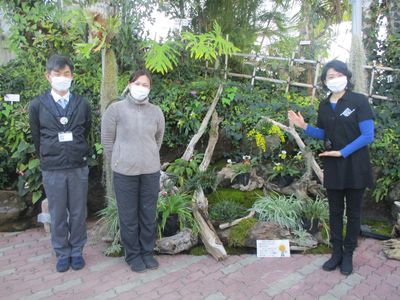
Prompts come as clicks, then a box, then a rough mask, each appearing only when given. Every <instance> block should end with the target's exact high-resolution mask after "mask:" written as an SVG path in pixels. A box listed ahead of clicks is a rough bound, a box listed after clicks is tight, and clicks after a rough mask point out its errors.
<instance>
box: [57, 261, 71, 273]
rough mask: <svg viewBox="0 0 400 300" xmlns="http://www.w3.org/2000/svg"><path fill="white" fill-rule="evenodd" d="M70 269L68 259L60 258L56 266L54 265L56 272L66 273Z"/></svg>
mask: <svg viewBox="0 0 400 300" xmlns="http://www.w3.org/2000/svg"><path fill="white" fill-rule="evenodd" d="M69 267H70V260H69V257H68V258H60V259H58V260H57V264H56V270H57V272H60V273H62V272H66V271H68V269H69Z"/></svg>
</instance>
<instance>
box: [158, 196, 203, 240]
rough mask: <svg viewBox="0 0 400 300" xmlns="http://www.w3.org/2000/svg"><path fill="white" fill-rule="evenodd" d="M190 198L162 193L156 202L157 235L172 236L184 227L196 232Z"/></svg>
mask: <svg viewBox="0 0 400 300" xmlns="http://www.w3.org/2000/svg"><path fill="white" fill-rule="evenodd" d="M191 200H192V199H191V197H190V196H189V195H187V194H182V193H176V194H171V193H170V194H169V193H167V192H165V191H164V192H162V193H161V196H160V197H159V198H158V202H157V213H158V235H159V237H160V238H161V237H166V236H172V235H175V234H176V233H178V231H180V230H182V229H183V228H185V227H189V228H191V229H192V230H193V231H196V230H197V224H196V221H195V220H194V218H193V215H192V210H191Z"/></svg>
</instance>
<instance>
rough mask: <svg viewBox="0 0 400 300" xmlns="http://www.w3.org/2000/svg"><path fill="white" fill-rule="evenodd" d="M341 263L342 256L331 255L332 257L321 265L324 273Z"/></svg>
mask: <svg viewBox="0 0 400 300" xmlns="http://www.w3.org/2000/svg"><path fill="white" fill-rule="evenodd" d="M341 262H342V255H335V254H333V255H332V257H331V258H330V259H329V260H328V261H326V262H325V263H324V264H323V265H322V269H323V270H324V271H333V270H335V269H336V268H337V267H338V266H339V265H340V263H341Z"/></svg>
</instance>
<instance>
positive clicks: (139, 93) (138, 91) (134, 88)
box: [129, 84, 150, 102]
mask: <svg viewBox="0 0 400 300" xmlns="http://www.w3.org/2000/svg"><path fill="white" fill-rule="evenodd" d="M129 92H130V93H131V96H132V98H133V99H135V100H137V101H139V102H142V101H144V100H145V99H146V98H147V97H148V96H149V93H150V89H149V88H147V87H144V86H141V85H135V84H131V85H130V86H129Z"/></svg>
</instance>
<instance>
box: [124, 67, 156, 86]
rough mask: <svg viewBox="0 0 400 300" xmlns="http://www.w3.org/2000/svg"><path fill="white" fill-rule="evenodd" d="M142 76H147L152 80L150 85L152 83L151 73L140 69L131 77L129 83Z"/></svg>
mask: <svg viewBox="0 0 400 300" xmlns="http://www.w3.org/2000/svg"><path fill="white" fill-rule="evenodd" d="M140 76H146V77H147V78H148V79H149V81H150V86H151V85H152V81H151V75H150V73H149V72H147V71H146V70H139V71H136V72H135V73H133V74H132V75H131V77H130V78H129V83H132V82H135V81H136V80H137V79H138V78H139V77H140Z"/></svg>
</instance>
